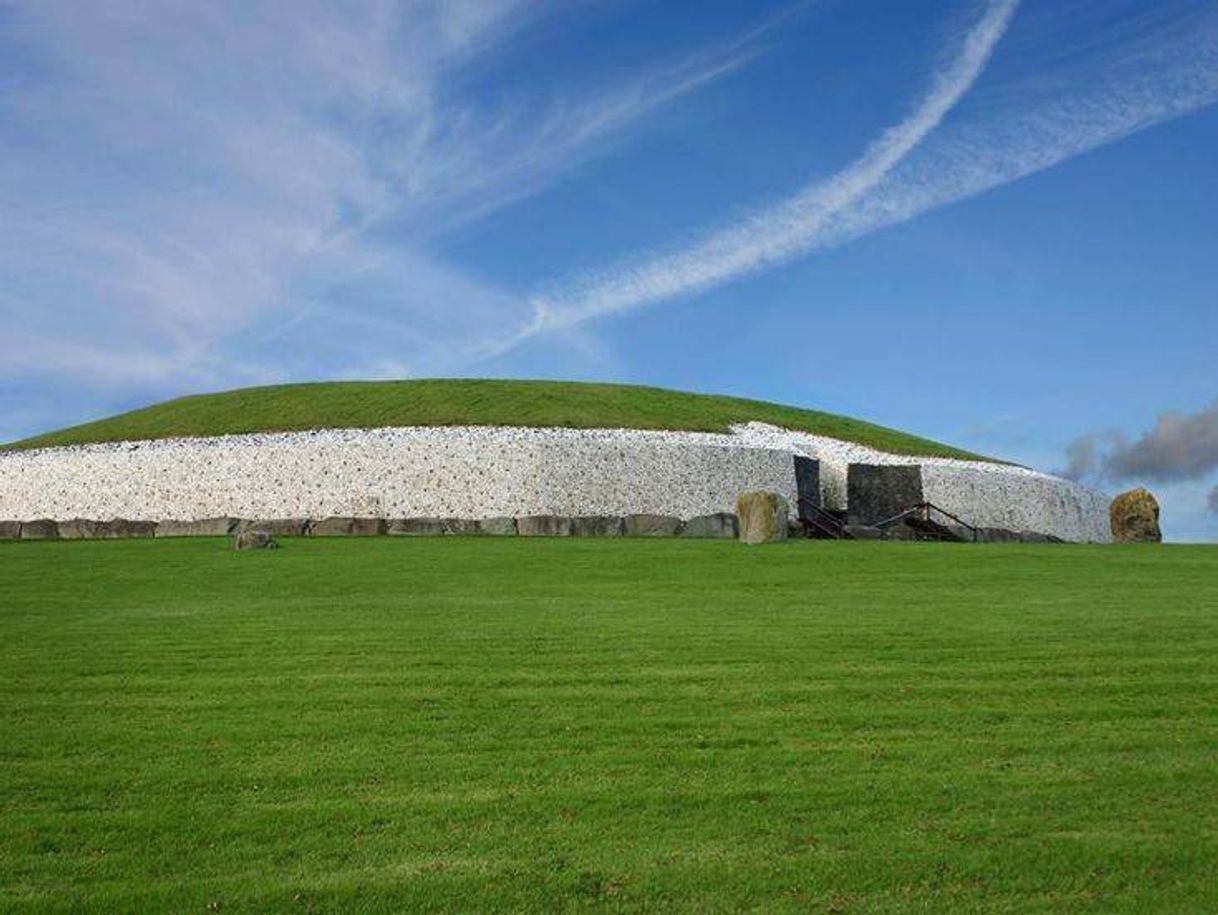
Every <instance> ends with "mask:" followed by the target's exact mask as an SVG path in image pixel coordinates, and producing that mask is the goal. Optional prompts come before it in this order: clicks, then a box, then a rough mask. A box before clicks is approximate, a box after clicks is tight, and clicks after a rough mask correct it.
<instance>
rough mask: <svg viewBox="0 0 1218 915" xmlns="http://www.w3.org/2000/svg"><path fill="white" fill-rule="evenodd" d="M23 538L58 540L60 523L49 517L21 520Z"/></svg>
mask: <svg viewBox="0 0 1218 915" xmlns="http://www.w3.org/2000/svg"><path fill="white" fill-rule="evenodd" d="M21 539H22V540H58V539H59V525H58V524H57V523H56V522H54V521H52V520H50V519H49V518H39V519H38V520H37V521H22V522H21Z"/></svg>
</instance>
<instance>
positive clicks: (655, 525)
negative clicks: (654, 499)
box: [626, 515, 681, 537]
mask: <svg viewBox="0 0 1218 915" xmlns="http://www.w3.org/2000/svg"><path fill="white" fill-rule="evenodd" d="M680 530H681V519H680V518H674V517H672V516H671V515H627V516H626V536H627V537H675V536H676V535H677V534H678V533H679V532H680Z"/></svg>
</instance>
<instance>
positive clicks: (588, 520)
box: [571, 515, 625, 537]
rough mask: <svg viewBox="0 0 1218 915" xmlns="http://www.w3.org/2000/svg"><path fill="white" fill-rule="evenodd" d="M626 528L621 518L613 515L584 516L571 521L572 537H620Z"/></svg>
mask: <svg viewBox="0 0 1218 915" xmlns="http://www.w3.org/2000/svg"><path fill="white" fill-rule="evenodd" d="M624 527H625V524H624V522H623V521H622V519H621V518H617V517H614V516H611V515H584V516H580V517H578V518H572V519H571V536H573V537H620V536H622V530H623V528H624Z"/></svg>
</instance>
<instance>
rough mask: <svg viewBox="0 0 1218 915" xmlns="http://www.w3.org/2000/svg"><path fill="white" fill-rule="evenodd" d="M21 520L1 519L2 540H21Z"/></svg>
mask: <svg viewBox="0 0 1218 915" xmlns="http://www.w3.org/2000/svg"><path fill="white" fill-rule="evenodd" d="M20 539H21V522H20V521H0V540H20Z"/></svg>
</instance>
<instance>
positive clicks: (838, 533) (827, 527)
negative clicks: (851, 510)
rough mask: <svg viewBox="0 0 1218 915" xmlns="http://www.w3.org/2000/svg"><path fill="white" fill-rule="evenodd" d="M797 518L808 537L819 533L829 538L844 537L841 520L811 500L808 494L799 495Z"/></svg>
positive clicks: (839, 538) (840, 538) (843, 526)
mask: <svg viewBox="0 0 1218 915" xmlns="http://www.w3.org/2000/svg"><path fill="white" fill-rule="evenodd" d="M799 520H800V523H802V524H803V526H804V530H805V531H806V532H807V534H808V536H809V537H813V536H817V535H819V536H821V537H825V538H828V539H829V540H842V539H844V538H845V537H846V532H845V530H844V528H845V525H844V524H843V523H842V520H841V519H840V518H838V517H837V516H836V515H834V514H832V513H831V512H827V511H825V510H824V509H823V508H821V507H820V506H819V505H817V504H816V503H815V502H813V501H812V499H811V497H810V496H800V497H799Z"/></svg>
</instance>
